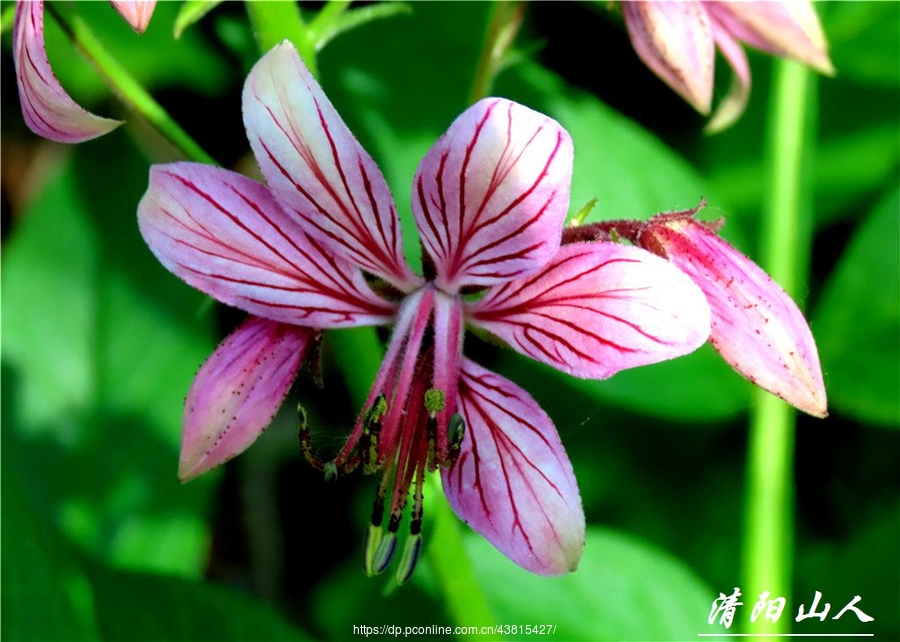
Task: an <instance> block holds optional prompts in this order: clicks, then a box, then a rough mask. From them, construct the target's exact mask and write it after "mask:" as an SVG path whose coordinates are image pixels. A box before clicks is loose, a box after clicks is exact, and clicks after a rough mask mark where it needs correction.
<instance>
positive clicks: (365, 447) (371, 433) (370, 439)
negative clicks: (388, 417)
mask: <svg viewBox="0 0 900 642" xmlns="http://www.w3.org/2000/svg"><path fill="white" fill-rule="evenodd" d="M386 412H387V399H386V398H385V396H384V393H382V394H380V395H378V397H377V398H376V399H375V403H373V404H372V406H371V407H370V408H369V409H368V410H367V411H366V414H365V416H364V417H363V432H362V436H361V437H360V439H359V457H360V459H361V460H362V463H363V474H365V475H370V474H372V473H374V472H375V471H376V470H378V434H379V433H380V432H381V419H382V417H384V415H385V413H386Z"/></svg>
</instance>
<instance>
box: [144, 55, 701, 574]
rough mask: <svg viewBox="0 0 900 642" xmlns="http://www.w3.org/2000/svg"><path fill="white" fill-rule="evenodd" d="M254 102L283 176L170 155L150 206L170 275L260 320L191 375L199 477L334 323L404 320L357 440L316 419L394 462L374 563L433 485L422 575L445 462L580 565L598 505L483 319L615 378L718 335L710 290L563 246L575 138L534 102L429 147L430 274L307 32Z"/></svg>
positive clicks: (538, 559)
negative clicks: (489, 342) (478, 349)
mask: <svg viewBox="0 0 900 642" xmlns="http://www.w3.org/2000/svg"><path fill="white" fill-rule="evenodd" d="M243 101H244V123H245V125H246V128H247V134H248V137H249V139H250V144H251V147H252V148H253V151H254V154H255V155H256V158H257V160H258V162H259V165H260V169H261V170H262V173H263V175H264V176H265V178H266V180H267V181H268V186H265V187H264V186H262V185H260V184H258V183H256V182H254V181H252V180H250V179H248V178H245V177H243V176H240V175H238V174H235V173H232V172H229V171H226V170H222V169H215V168H213V167H208V166H203V165H197V164H190V163H176V164H172V165H163V166H156V167H154V168H153V169H152V171H151V176H150V187H149V190H148V192H147V194H146V195H145V196H144V198H143V200H142V201H141V203H140V206H139V209H138V218H139V224H140V228H141V231H142V233H143V235H144V238H145V239H146V241H147V243H148V245H149V246H150V248H151V249H152V250H153V252H154V253H155V254H156V256H157V257H158V258H159V259H160V261H161V262H162V263H163V264H164V265H165V266H166V267H167V268H168V269H169V270H171V271H172V272H174V273H175V274H176V275H178V276H179V277H181V278H182V279H184V280H185V281H187V282H188V283H189V284H191V285H193V286H194V287H197V288H198V289H200V290H203V291H204V292H206V293H208V294H210V295H211V296H213V297H215V298H216V299H218V300H220V301H222V302H224V303H227V304H229V305H234V306H236V307H239V308H242V309H244V310H246V311H247V312H249V313H250V314H252V315H254V318H252V319H251V320H250V321H248V323H247V324H246V325H245V326H244V327H242V328H241V329H239V330H238V331H237V332H236V333H235V334H234V335H232V337H230V338H229V339H228V340H226V342H225V343H223V344H222V346H220V347H219V348H218V350H217V351H216V352H215V353H214V354H213V356H212V357H211V359H210V362H208V363H207V365H205V366H204V367H203V369H202V370H201V372H200V375H199V376H198V379H197V381H195V383H194V385H193V387H192V389H191V393H190V395H189V398H188V404H187V407H186V410H185V426H184V440H183V447H182V467H181V470H182V475H183V477H184V478H190V477H192V476H194V475H196V474H199V473H200V472H202V471H204V470H207V469H209V468H210V467H212V466H214V465H216V464H218V463H221V462H222V461H225V460H226V459H228V458H230V457H233V456H234V455H236V454H238V453H239V452H240V451H241V450H243V449H244V448H245V447H246V446H247V445H249V444H250V443H251V442H252V441H253V440H254V439H255V438H256V436H257V435H258V434H259V432H260V431H261V430H262V429H263V428H264V427H265V424H266V423H267V422H268V420H269V418H270V417H271V415H272V414H273V413H274V411H275V409H276V408H277V406H278V405H279V404H280V403H281V400H282V398H283V396H284V393H285V392H286V390H287V389H288V387H289V385H290V383H289V382H290V380H291V379H293V377H294V374H295V373H296V371H297V368H298V367H299V362H300V360H301V358H302V355H303V351H304V350H305V349H306V347H307V346H308V345H309V342H310V341H311V340H312V337H313V336H314V335H315V334H316V333H317V332H318V331H319V330H321V329H326V328H340V327H348V326H358V325H370V324H390V325H392V326H393V334H392V337H391V340H390V343H389V345H388V347H387V352H386V354H385V357H384V362H383V363H382V365H381V368H380V370H379V372H378V374H377V376H376V379H375V382H374V384H373V386H372V389H371V392H370V393H369V397H368V400H367V402H366V404H365V407H364V408H363V410H362V412H361V413H360V415H359V417H358V419H357V421H356V423H355V425H354V426H353V429H352V431H351V432H350V435H349V438H348V440H347V442H346V445H345V446H344V447H343V448H342V449H341V450H340V451H339V452H338V453H337V454H336V455H335V456H334V457H333V458H332V459H331V460H329V461H325V462H323V461H319V460H318V459H317V458H316V457H314V456H313V455H312V454H311V452H310V445H309V437H308V433H307V432H306V431H305V430H304V431H301V435H302V439H301V442H302V445H303V449H304V451H305V453H306V454H307V456H308V457H309V459H310V460H311V461H312V462H313V463H314V464H315V465H318V466H320V467H321V468H323V469H324V470H325V472H326V474H327V475H328V476H334V475H335V474H338V473H348V472H350V471H351V470H353V469H355V468H357V467H361V468H362V470H363V472H366V473H368V472H375V471H377V470H381V471H382V480H381V483H380V484H379V487H378V491H377V495H376V499H375V504H374V509H373V515H372V524H371V526H370V529H369V535H368V539H367V545H366V560H365V565H366V569H367V571H368V572H369V573H377V572H381V571H382V570H384V569H385V568H386V567H387V566H388V564H389V563H390V561H391V558H392V556H393V553H394V551H395V548H396V533H397V531H398V530H399V526H400V523H401V520H402V518H403V514H404V512H405V506H406V504H407V500H408V496H409V494H410V492H412V494H413V508H412V510H411V520H410V535H409V536H408V537H407V539H406V543H405V547H404V552H403V555H402V556H401V562H400V565H399V568H398V570H397V577H398V579H399V580H400V581H404V580H405V579H407V578H408V577H409V575H410V573H411V572H412V570H413V568H414V566H415V562H416V559H417V558H418V555H419V552H420V550H421V545H422V540H421V535H420V532H419V531H420V528H421V520H422V486H423V481H424V477H425V474H426V473H427V472H429V471H434V470H437V469H440V470H441V475H442V481H443V485H444V489H445V492H446V494H447V497H448V498H449V500H450V503H451V504H452V506H453V508H454V510H455V511H456V512H457V514H458V515H459V516H460V517H461V518H462V519H463V520H464V521H466V522H467V523H468V524H470V525H471V526H472V528H474V529H475V530H476V531H478V532H479V533H481V534H482V535H484V536H485V537H486V538H487V539H489V540H490V541H491V542H492V543H493V544H494V545H495V546H496V547H497V548H498V549H500V550H501V551H502V552H503V553H505V554H506V555H507V556H508V557H510V558H511V559H512V560H513V561H514V562H516V563H517V564H519V565H520V566H523V567H524V568H526V569H529V570H531V571H533V572H535V573H541V574H547V575H550V574H559V573H564V572H566V571H569V570H572V569H574V568H575V566H576V565H577V563H578V560H579V558H580V556H581V552H582V548H583V546H584V514H583V511H582V507H581V500H580V496H579V493H578V487H577V485H576V482H575V477H574V474H573V471H572V466H571V464H570V463H569V460H568V457H567V456H566V453H565V450H564V449H563V445H562V443H561V441H560V438H559V436H558V434H557V432H556V429H555V428H554V426H553V423H552V422H551V420H550V418H549V417H548V416H547V415H546V413H544V412H543V411H542V410H541V408H540V407H539V406H538V404H537V403H536V402H535V401H534V399H532V397H531V396H530V395H529V394H528V393H527V392H525V391H524V390H523V389H521V388H520V387H519V386H517V385H515V384H514V383H512V382H511V381H508V380H507V379H505V378H503V377H501V376H499V375H497V374H495V373H492V372H490V371H488V370H486V369H484V368H482V367H481V366H479V365H477V364H475V363H473V362H472V361H470V360H468V359H466V358H465V357H464V356H463V353H462V347H463V337H464V325H465V324H466V323H468V324H470V325H472V326H475V327H478V328H481V329H483V330H487V331H489V332H491V333H493V334H494V335H496V336H497V337H499V338H500V339H502V340H503V341H505V342H506V343H507V344H509V346H511V347H512V348H513V349H515V350H518V351H519V352H521V353H523V354H525V355H527V356H530V357H532V358H534V359H536V360H538V361H541V362H543V363H546V364H549V365H550V366H553V367H555V368H557V369H559V370H562V371H563V372H567V373H571V374H573V375H575V376H579V377H592V378H605V377H609V376H611V375H613V374H614V373H615V372H617V371H619V370H622V369H623V368H630V367H634V366H639V365H643V364H647V363H652V362H656V361H660V360H663V359H670V358H673V357H676V356H679V355H682V354H685V353H687V352H690V351H692V350H694V349H695V348H696V347H697V346H699V345H700V344H702V343H703V342H704V341H705V340H706V338H707V336H708V333H709V307H708V305H707V304H706V301H705V299H704V297H703V294H702V292H701V291H700V290H699V289H698V288H697V287H696V286H695V285H694V284H693V283H692V282H691V281H690V279H688V278H687V277H685V276H684V275H683V274H682V273H681V272H679V271H678V270H677V269H675V268H673V267H672V266H670V265H669V264H668V263H667V262H666V261H664V260H662V259H660V258H659V257H656V256H653V255H652V254H651V253H649V252H646V251H644V250H642V249H639V248H635V247H625V246H620V245H612V244H591V243H582V244H572V245H568V246H565V247H560V237H561V231H562V225H563V220H564V218H565V216H566V212H567V209H568V201H569V182H570V179H571V171H572V142H571V139H570V138H569V135H568V134H567V133H566V131H565V130H564V129H563V128H562V127H561V126H560V125H559V124H558V123H556V122H555V121H553V120H551V119H550V118H548V117H546V116H544V115H542V114H539V113H536V112H534V111H532V110H530V109H528V108H526V107H523V106H522V105H519V104H516V103H514V102H510V101H508V100H504V99H500V98H489V99H485V100H482V101H480V102H478V103H477V104H475V105H474V106H472V107H471V108H469V109H468V110H466V111H465V112H464V113H463V114H462V115H461V116H459V118H457V119H456V121H454V122H453V124H452V125H451V126H450V128H449V129H448V130H447V132H446V133H445V134H444V135H443V136H442V137H441V138H440V139H439V140H438V141H437V143H435V145H434V146H433V147H432V148H431V150H430V151H429V153H428V154H427V155H426V157H425V158H424V159H423V160H422V162H421V164H420V165H419V168H418V171H417V172H416V175H415V178H414V181H413V189H412V209H413V215H414V218H415V222H416V226H417V228H418V231H419V234H420V236H421V243H422V248H423V250H424V251H423V264H424V276H418V275H416V274H415V273H413V271H412V270H411V269H410V267H409V266H408V264H407V262H406V259H405V258H404V256H403V253H402V249H401V248H402V239H401V231H400V221H399V219H398V217H397V213H396V207H395V205H394V202H393V199H392V197H391V194H390V192H389V189H388V186H387V184H386V182H385V180H384V178H383V176H382V174H381V172H380V171H379V169H378V167H377V166H376V165H375V163H374V162H373V161H372V159H371V157H370V156H369V155H368V154H367V153H366V152H365V151H364V150H363V149H362V147H361V146H360V145H359V143H358V142H357V141H356V139H355V138H354V137H353V135H352V134H351V133H350V131H349V130H348V129H347V126H346V125H345V124H344V122H343V121H342V120H341V118H340V116H339V115H338V113H337V112H336V111H335V109H334V107H333V106H332V105H331V103H330V102H329V101H328V98H327V97H326V96H325V94H324V93H323V92H322V89H321V87H319V85H318V84H317V83H316V81H315V80H314V79H313V78H312V76H311V75H310V73H309V71H308V70H307V69H306V67H305V66H304V65H303V63H302V62H301V60H300V57H299V56H298V55H297V52H296V50H295V49H294V48H293V47H292V46H291V45H290V44H288V43H283V44H281V45H279V46H277V47H275V48H274V49H273V50H272V51H270V52H269V53H268V54H267V55H265V56H264V57H263V58H262V59H261V60H260V61H259V62H258V63H257V64H256V66H255V67H254V68H253V70H252V71H251V73H250V75H249V77H248V79H247V82H246V84H245V87H244V94H243ZM220 373H222V374H220ZM251 402H252V404H253V407H252V408H249V409H248V408H247V406H248V404H250V403H251ZM385 513H387V516H388V525H387V529H386V532H385V531H384V529H383V528H382V523H383V520H384V514H385Z"/></svg>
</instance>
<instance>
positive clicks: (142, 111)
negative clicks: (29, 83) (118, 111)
mask: <svg viewBox="0 0 900 642" xmlns="http://www.w3.org/2000/svg"><path fill="white" fill-rule="evenodd" d="M47 8H48V10H49V11H50V13H51V14H52V15H53V17H54V18H55V19H56V21H57V22H58V23H59V25H60V26H61V27H62V29H63V31H65V32H66V33H67V34H68V36H69V38H71V39H72V42H74V43H75V46H77V47H78V48H79V49H80V50H81V51H82V52H83V53H84V55H85V56H86V57H87V59H88V60H90V62H91V63H92V64H93V65H94V67H96V68H97V70H98V71H99V72H100V75H101V76H103V78H104V79H105V80H106V83H107V84H108V85H109V86H110V87H112V89H113V90H114V91H115V92H116V93H117V94H118V95H119V97H120V98H121V100H122V101H123V102H124V103H125V104H126V105H128V106H129V107H130V108H131V109H132V110H134V111H135V112H137V113H138V114H139V115H140V116H142V117H143V118H144V119H145V120H146V121H147V122H148V123H150V125H151V126H153V127H154V128H155V129H156V130H157V131H159V132H160V133H161V134H162V135H163V136H164V137H165V138H166V139H167V140H168V141H169V142H170V143H171V144H172V145H173V146H174V147H175V148H176V149H177V150H178V151H180V152H181V153H182V154H184V156H185V157H186V158H189V159H190V160H194V161H197V162H200V163H210V164H213V165H215V164H216V161H215V160H213V158H212V156H210V155H209V154H207V153H206V152H205V151H204V150H203V148H202V147H200V145H198V144H197V143H196V142H195V141H194V139H193V138H191V137H190V136H189V135H188V134H187V132H185V131H184V130H183V129H182V128H181V127H180V126H179V125H178V123H176V122H175V121H174V120H173V119H172V117H171V116H169V114H168V112H166V110H165V109H163V108H162V107H161V106H160V105H159V103H157V102H156V101H155V100H154V99H153V97H151V96H150V94H148V93H147V92H146V91H145V90H144V88H143V87H141V85H140V84H139V83H138V82H137V81H136V80H135V79H134V78H133V77H132V76H131V75H130V74H129V73H128V72H127V71H126V70H125V68H124V67H122V66H121V65H120V64H119V63H118V62H117V61H116V59H115V57H114V56H113V55H112V54H111V53H109V51H107V50H106V48H105V47H104V46H103V44H102V43H101V42H100V41H99V40H98V39H97V36H95V35H94V32H93V31H91V28H90V27H89V26H88V24H87V23H86V22H85V21H84V19H83V18H81V16H79V15H77V14H75V13H73V12H71V11H68V10H62V9H61V8H60V7H58V6H57V5H55V4H48V5H47Z"/></svg>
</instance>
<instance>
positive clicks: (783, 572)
mask: <svg viewBox="0 0 900 642" xmlns="http://www.w3.org/2000/svg"><path fill="white" fill-rule="evenodd" d="M814 91H815V79H814V77H812V75H811V74H810V73H809V71H808V70H807V69H806V68H805V67H803V66H801V65H799V64H798V63H794V62H791V61H786V60H779V61H777V62H776V63H775V75H774V79H773V84H772V103H771V107H770V110H769V113H770V122H769V127H768V132H767V165H768V168H767V169H768V173H769V183H768V185H767V186H766V192H767V194H768V195H769V197H768V200H767V202H766V203H765V204H764V208H763V220H762V226H761V235H760V237H761V238H760V242H761V245H760V251H761V259H762V260H761V261H760V263H761V265H762V267H763V268H764V269H765V270H766V271H767V272H768V273H769V274H770V275H771V276H772V278H773V279H774V280H775V281H777V282H778V283H779V284H781V286H782V287H784V289H785V290H786V291H787V292H788V294H791V295H792V296H794V297H795V298H796V294H797V291H798V287H797V286H798V284H799V283H800V282H802V281H803V280H804V279H805V275H806V273H807V271H808V263H809V249H810V247H809V240H808V239H809V237H810V234H809V229H810V225H809V216H810V210H811V207H810V197H809V195H810V189H809V187H810V183H809V177H810V172H809V169H810V168H809V166H808V164H807V163H808V161H809V160H810V159H809V154H810V151H811V148H812V145H813V144H814V138H813V137H812V136H811V128H812V127H811V123H813V122H814V120H815V109H816V103H815V95H814ZM794 429H795V414H794V410H793V409H792V408H791V407H790V406H789V405H788V404H786V403H785V402H783V401H781V400H780V399H778V398H777V397H775V396H773V395H771V394H769V393H767V392H765V391H763V390H759V391H757V394H756V404H755V405H754V407H753V410H752V412H751V415H750V443H749V453H748V468H747V487H746V501H745V514H744V541H743V573H744V578H743V581H742V585H741V586H742V590H743V601H744V604H745V605H747V606H746V608H748V610H749V609H750V608H752V605H753V604H754V603H755V602H756V600H757V599H758V597H759V595H760V594H761V593H763V592H764V591H769V593H770V596H769V599H773V598H776V597H779V596H783V597H785V598H787V600H788V602H789V603H790V601H791V572H792V565H793V545H794V540H793V538H794V534H793V500H794V498H793V478H792V473H793V458H794ZM791 621H792V619H791V618H789V617H781V618H779V620H778V621H777V622H776V623H772V622H770V621H769V620H766V619H764V618H759V619H757V620H756V622H754V623H753V624H752V625H749V627H748V631H751V632H752V633H755V634H762V633H769V634H778V633H781V634H785V633H788V632H789V631H790V623H791Z"/></svg>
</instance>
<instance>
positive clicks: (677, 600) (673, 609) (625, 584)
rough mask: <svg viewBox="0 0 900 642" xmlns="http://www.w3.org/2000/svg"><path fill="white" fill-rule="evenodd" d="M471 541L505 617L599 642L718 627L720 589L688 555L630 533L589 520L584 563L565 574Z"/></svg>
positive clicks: (678, 636)
mask: <svg viewBox="0 0 900 642" xmlns="http://www.w3.org/2000/svg"><path fill="white" fill-rule="evenodd" d="M466 544H467V549H468V551H469V555H470V556H471V557H472V560H473V563H474V566H475V569H476V572H477V574H478V578H479V580H480V581H481V584H482V587H483V589H484V591H485V593H486V595H487V597H488V601H489V602H490V605H491V607H492V609H493V610H494V614H495V616H496V618H497V623H498V624H532V625H534V624H550V625H555V627H556V628H555V630H554V631H553V633H552V634H551V636H550V637H552V638H553V639H561V640H590V641H591V642H601V641H604V640H615V641H619V642H625V641H627V640H695V639H697V634H698V633H715V632H717V631H716V630H715V629H713V627H711V626H710V625H709V624H708V623H707V618H708V617H709V610H710V605H711V604H712V600H713V598H715V597H716V596H717V595H718V593H717V592H713V591H712V590H711V589H710V588H708V587H707V586H705V585H704V584H703V582H702V581H700V579H698V578H697V577H696V575H694V573H693V572H692V571H691V570H690V569H689V568H687V567H686V566H684V565H683V564H682V563H681V562H679V561H677V560H675V559H673V558H672V557H670V556H669V555H667V554H666V553H663V552H662V551H659V550H658V549H655V548H653V547H652V546H650V545H648V544H646V543H644V542H641V541H639V540H637V539H635V538H633V537H629V536H627V535H624V534H622V533H617V532H614V531H610V530H605V529H600V528H589V529H588V532H587V544H586V547H585V551H584V557H583V558H582V559H581V563H580V564H579V566H578V570H577V571H575V572H574V573H570V574H568V575H564V576H562V577H540V576H538V575H534V574H532V573H529V572H528V571H525V570H523V569H521V568H519V567H518V566H516V565H515V564H513V563H512V562H510V561H509V560H508V559H506V558H505V557H504V556H502V555H501V554H499V553H498V552H497V551H496V549H494V547H493V546H491V545H490V544H489V543H488V542H487V540H485V539H483V538H481V537H478V536H474V535H473V536H471V537H470V538H468V539H467V541H466ZM533 637H534V636H533V635H527V634H519V635H509V636H504V638H505V639H516V640H517V639H533ZM705 639H712V638H705Z"/></svg>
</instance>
